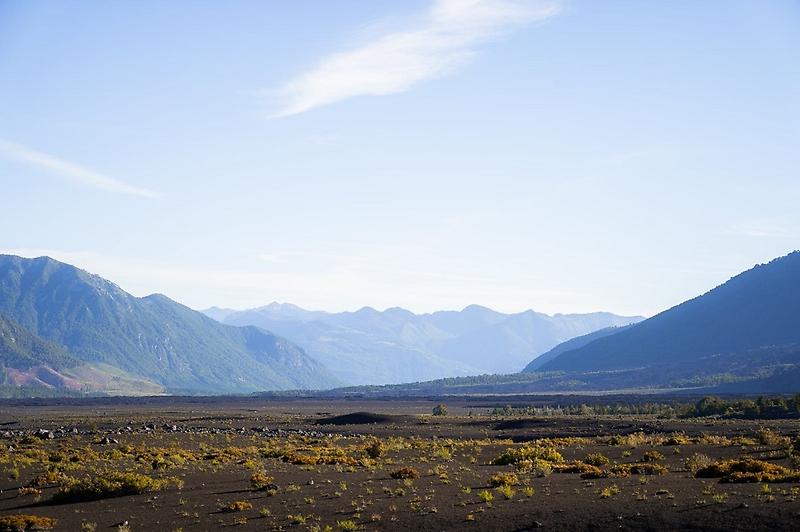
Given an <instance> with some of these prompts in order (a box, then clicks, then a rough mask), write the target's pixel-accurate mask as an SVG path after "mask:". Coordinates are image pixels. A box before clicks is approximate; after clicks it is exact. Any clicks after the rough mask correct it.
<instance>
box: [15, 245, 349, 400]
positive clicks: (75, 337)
mask: <svg viewBox="0 0 800 532" xmlns="http://www.w3.org/2000/svg"><path fill="white" fill-rule="evenodd" d="M0 314H3V315H5V316H6V317H8V318H9V319H11V320H13V321H14V322H16V323H17V324H18V325H19V326H20V327H23V328H25V329H26V330H28V331H30V332H31V333H32V334H34V335H37V336H39V337H41V338H43V339H45V340H47V341H48V342H50V343H51V344H56V345H58V346H60V348H61V349H63V350H64V351H67V352H69V354H70V356H71V357H72V358H74V359H76V360H77V361H79V362H80V367H79V369H72V370H70V371H72V372H73V373H74V374H77V375H79V376H81V377H82V378H83V379H85V380H86V381H88V382H86V384H87V385H88V386H90V387H92V385H94V384H96V381H109V382H110V381H113V380H115V379H116V380H121V381H128V382H132V383H135V382H136V381H137V380H141V381H143V382H147V383H150V384H153V385H157V386H161V387H163V388H164V389H165V391H167V392H170V393H241V392H250V391H255V390H264V389H287V388H321V387H326V386H330V385H331V384H333V383H335V382H336V381H335V379H333V378H332V377H331V375H330V374H329V373H328V372H327V370H326V369H325V368H324V367H323V366H322V365H321V364H319V363H318V362H317V361H315V360H314V359H312V358H311V357H309V356H308V355H306V353H305V352H304V351H303V350H302V349H300V348H299V347H297V346H296V345H294V344H292V343H291V342H289V341H287V340H285V339H283V338H280V337H277V336H275V335H273V334H271V333H268V332H266V331H263V330H260V329H257V328H255V327H241V328H240V327H233V326H228V325H223V324H220V323H218V322H216V321H214V320H212V319H210V318H208V317H206V316H204V315H203V314H201V313H199V312H195V311H193V310H191V309H189V308H187V307H185V306H183V305H180V304H178V303H176V302H174V301H172V300H170V299H169V298H167V297H165V296H162V295H157V294H156V295H151V296H148V297H144V298H137V297H134V296H132V295H130V294H128V293H126V292H125V291H123V290H122V289H120V288H119V287H118V286H116V285H114V284H113V283H110V282H108V281H106V280H104V279H102V278H100V277H98V276H96V275H92V274H89V273H87V272H85V271H83V270H79V269H78V268H75V267H73V266H70V265H68V264H64V263H61V262H58V261H55V260H53V259H50V258H47V257H40V258H37V259H25V258H20V257H15V256H8V255H2V256H0ZM52 353H55V351H52ZM51 356H55V354H52V355H51ZM4 360H5V359H4ZM9 360H11V359H9ZM50 362H52V361H50ZM45 365H48V367H50V365H49V364H45ZM52 369H55V368H52ZM109 375H111V377H109V378H106V377H108V376H109ZM123 391H125V392H126V393H127V392H128V391H130V390H129V389H128V387H127V386H126V388H125V390H123Z"/></svg>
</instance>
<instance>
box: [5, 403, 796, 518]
mask: <svg viewBox="0 0 800 532" xmlns="http://www.w3.org/2000/svg"><path fill="white" fill-rule="evenodd" d="M564 400H565V401H566V399H564ZM548 401H561V399H549V400H548ZM439 402H444V403H445V404H446V405H447V408H448V415H446V416H432V415H431V411H432V408H433V407H434V406H435V405H436V404H437V403H439ZM508 402H510V401H509V400H508V399H507V398H502V399H486V398H469V399H452V400H451V399H445V400H423V399H420V400H414V401H402V400H392V401H382V400H361V399H335V400H320V399H256V398H247V399H244V398H243V399H231V398H216V399H213V398H151V399H96V400H40V401H36V400H28V401H16V402H15V401H5V402H3V403H2V404H0V424H1V425H0V436H2V439H1V440H0V477H2V478H0V490H2V491H1V492H0V516H10V515H14V514H26V515H36V516H43V517H49V518H55V519H56V520H57V522H56V524H55V529H56V530H109V529H111V530H113V529H122V530H133V531H137V530H148V531H161V530H164V531H171V530H184V531H188V530H218V529H223V528H227V527H233V528H234V529H237V530H238V529H241V530H264V529H267V530H326V529H330V530H382V529H395V530H407V529H418V530H476V531H478V530H480V531H484V530H529V529H534V528H543V529H546V530H608V529H621V530H726V531H727V530H797V529H798V527H800V479H797V478H794V479H793V480H788V481H787V480H786V479H784V480H783V481H781V482H743V483H727V482H724V480H725V479H724V478H719V476H716V477H709V478H696V477H695V474H694V472H693V471H695V470H697V469H698V467H701V466H705V467H707V466H709V465H710V464H713V463H716V462H721V461H725V460H733V459H737V460H747V459H752V460H760V461H763V462H767V463H770V464H775V465H777V466H783V467H785V468H789V469H790V470H794V469H796V468H797V463H796V458H794V459H793V457H792V455H791V453H790V451H789V449H791V445H792V443H793V442H794V441H795V439H796V438H797V437H798V429H799V428H800V427H798V422H797V421H786V420H730V419H709V418H704V419H658V418H657V417H655V416H652V417H651V416H646V415H636V416H607V417H604V416H562V417H550V416H523V415H505V416H496V415H490V412H491V411H492V410H493V409H494V408H496V407H502V406H503V405H504V404H506V403H508ZM527 403H530V404H540V403H541V399H536V398H529V399H520V398H515V399H514V404H515V406H518V405H521V404H522V405H524V404H527ZM338 416H343V417H338ZM509 450H510V451H509ZM554 452H555V454H554ZM600 455H602V457H601V456H600ZM500 457H505V460H503V459H500V460H498V458H500ZM605 458H607V459H608V463H604V459H605ZM793 460H794V461H793ZM575 461H578V462H575ZM493 462H495V463H497V462H512V463H507V464H505V465H492V463H493ZM514 462H516V463H514ZM587 462H588V463H591V464H595V466H594V467H595V469H592V468H591V467H589V464H587ZM642 464H649V465H647V466H642ZM653 464H655V465H653ZM659 466H661V467H659ZM404 468H406V469H404ZM409 469H413V471H410V470H409ZM114 472H117V473H119V472H125V473H133V474H135V475H132V476H130V477H126V478H128V479H129V480H130V478H134V479H136V481H135V482H133V483H132V485H131V486H124V487H120V482H122V483H123V484H124V481H122V480H120V479H119V478H116V477H114ZM643 473H650V474H643ZM393 474H394V476H395V477H413V478H393ZM416 474H418V476H416ZM493 477H494V479H493ZM589 477H599V478H589ZM789 478H790V479H791V477H789ZM98 479H107V480H108V482H106V483H105V484H103V483H102V482H100V481H99V480H98ZM142 479H154V480H155V481H156V482H154V483H153V484H152V485H151V484H147V483H146V482H145V483H142V482H141V481H142ZM161 480H164V482H159V481H161ZM114 482H117V483H116V484H115V483H114ZM493 484H494V485H493ZM104 489H105V490H107V491H103V490H104ZM115 489H116V491H114V490H115ZM136 491H141V493H135V492H136ZM126 493H133V494H126ZM112 495H113V496H112ZM490 498H491V500H489V499H490ZM327 527H329V528H327ZM0 530H2V527H0Z"/></svg>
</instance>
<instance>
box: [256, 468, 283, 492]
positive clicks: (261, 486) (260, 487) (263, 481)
mask: <svg viewBox="0 0 800 532" xmlns="http://www.w3.org/2000/svg"><path fill="white" fill-rule="evenodd" d="M273 480H274V479H273V478H272V477H271V476H269V475H267V474H266V473H265V472H264V471H256V472H255V473H253V474H252V475H251V476H250V486H252V488H253V489H254V490H256V491H269V490H273V489H277V488H278V487H277V486H276V485H275V484H274V483H273Z"/></svg>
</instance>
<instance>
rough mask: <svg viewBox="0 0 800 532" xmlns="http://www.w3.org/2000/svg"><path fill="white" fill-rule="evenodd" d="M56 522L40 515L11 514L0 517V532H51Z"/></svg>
mask: <svg viewBox="0 0 800 532" xmlns="http://www.w3.org/2000/svg"><path fill="white" fill-rule="evenodd" d="M56 522H57V521H56V520H55V519H53V518H51V517H42V516H40V515H27V514H13V515H3V516H0V532H24V531H27V530H52V529H53V528H55V526H56Z"/></svg>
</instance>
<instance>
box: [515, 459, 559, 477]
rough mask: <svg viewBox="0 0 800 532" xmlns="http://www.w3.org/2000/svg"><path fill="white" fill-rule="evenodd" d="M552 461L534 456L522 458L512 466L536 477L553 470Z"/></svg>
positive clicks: (545, 475)
mask: <svg viewBox="0 0 800 532" xmlns="http://www.w3.org/2000/svg"><path fill="white" fill-rule="evenodd" d="M553 465H554V464H553V463H552V462H548V461H547V460H540V459H538V458H534V459H533V460H523V461H521V462H517V463H516V464H514V467H516V468H517V470H518V471H519V472H521V473H530V474H532V475H533V476H536V477H547V476H550V473H552V472H553Z"/></svg>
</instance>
